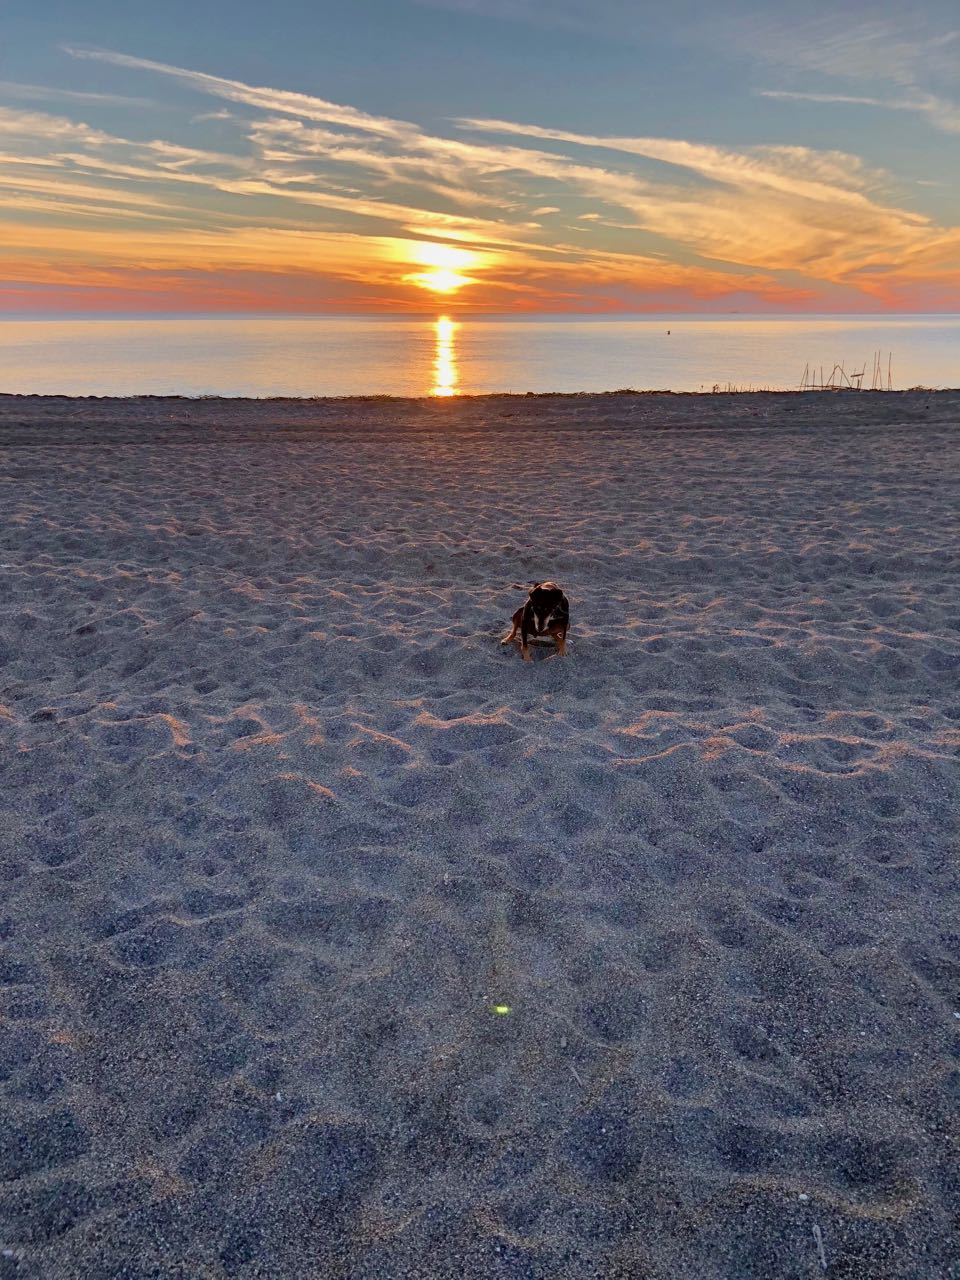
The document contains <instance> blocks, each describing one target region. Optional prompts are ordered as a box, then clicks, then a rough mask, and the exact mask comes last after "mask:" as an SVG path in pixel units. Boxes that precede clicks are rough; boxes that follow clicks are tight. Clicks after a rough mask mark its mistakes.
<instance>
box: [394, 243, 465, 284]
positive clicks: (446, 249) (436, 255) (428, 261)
mask: <svg viewBox="0 0 960 1280" xmlns="http://www.w3.org/2000/svg"><path fill="white" fill-rule="evenodd" d="M478 257H479V255H478V254H475V253H471V251H470V250H469V249H460V248H457V247H456V246H455V245H450V244H426V243H425V244H418V245H417V247H416V249H415V251H414V258H415V260H416V262H417V264H418V265H420V266H423V267H427V268H429V270H427V271H417V272H415V273H414V274H413V275H409V276H407V277H406V279H407V280H409V281H410V283H411V284H415V285H418V286H419V287H420V288H421V289H429V290H430V291H431V292H433V293H454V292H455V291H456V290H457V289H461V288H463V286H464V285H465V284H473V283H475V280H474V277H472V276H468V275H464V274H463V271H464V269H466V268H469V267H472V266H474V265H476V262H477V260H478Z"/></svg>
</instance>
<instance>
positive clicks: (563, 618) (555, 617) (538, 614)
mask: <svg viewBox="0 0 960 1280" xmlns="http://www.w3.org/2000/svg"><path fill="white" fill-rule="evenodd" d="M513 585H514V586H518V584H517V583H514V584H513ZM521 590H522V588H521ZM569 626H570V605H569V604H568V603H567V597H566V596H565V595H564V594H563V592H562V591H561V590H560V588H559V587H558V586H557V584H556V583H555V582H534V583H533V585H532V586H531V587H530V595H529V596H528V597H527V603H526V604H524V605H521V606H520V608H519V609H518V610H517V611H516V613H515V614H514V615H513V630H512V631H511V632H510V633H509V635H505V636H504V637H503V639H502V640H501V641H500V643H501V644H509V643H510V642H511V640H514V639H515V638H516V635H517V632H518V631H519V632H520V652H521V653H522V654H523V660H524V662H529V661H530V649H529V643H530V640H531V638H532V637H533V636H553V640H554V643H555V644H556V646H557V653H558V654H559V655H560V657H561V658H562V657H563V656H564V654H565V653H566V652H567V629H568V628H569Z"/></svg>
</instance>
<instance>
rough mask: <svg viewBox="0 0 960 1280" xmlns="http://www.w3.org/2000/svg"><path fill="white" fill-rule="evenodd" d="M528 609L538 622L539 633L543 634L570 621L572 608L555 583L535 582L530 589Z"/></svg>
mask: <svg viewBox="0 0 960 1280" xmlns="http://www.w3.org/2000/svg"><path fill="white" fill-rule="evenodd" d="M527 608H528V609H529V610H530V611H531V612H532V613H533V615H534V617H535V618H536V621H537V631H538V632H539V633H541V634H542V633H543V632H544V631H546V629H547V628H548V627H552V626H556V625H558V624H560V623H565V622H567V621H569V618H570V606H569V605H568V604H567V597H566V596H565V595H564V594H563V592H562V591H561V590H560V588H559V587H558V586H557V584H556V583H555V582H535V583H534V584H533V586H532V587H531V588H530V598H529V599H528V600H527Z"/></svg>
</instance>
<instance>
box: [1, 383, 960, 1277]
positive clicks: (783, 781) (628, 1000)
mask: <svg viewBox="0 0 960 1280" xmlns="http://www.w3.org/2000/svg"><path fill="white" fill-rule="evenodd" d="M0 504H2V508H0V510H2V516H0V605H2V610H0V753H2V754H0V771H2V776H0V783H2V786H0V832H2V836H0V839H2V847H0V883H2V888H3V895H2V902H0V1247H2V1254H0V1278H2V1280H8V1278H11V1277H16V1280H21V1278H23V1277H26V1278H29V1280H61V1278H67V1277H71V1278H72V1277H77V1278H78V1280H79V1278H80V1277H83V1278H84V1280H100V1278H101V1277H102V1278H104V1280H106V1278H107V1277H110V1278H117V1280H119V1277H125V1278H132V1277H137V1278H138V1280H139V1278H140V1277H147V1276H150V1277H171V1278H172V1277H178V1278H183V1280H187V1278H189V1280H196V1278H198V1277H201V1276H202V1277H216V1278H227V1277H229V1278H231V1280H233V1278H234V1277H271V1280H277V1278H279V1277H288V1276H289V1277H294V1276H296V1277H318V1278H319V1277H322V1278H323V1280H333V1278H336V1280H340V1278H341V1277H342V1278H343V1280H361V1278H364V1280H367V1278H369V1280H373V1278H374V1277H377V1278H380V1277H387V1276H389V1277H391V1278H392V1277H402V1276H408V1277H417V1278H424V1280H428V1278H429V1280H432V1278H433V1277H438V1278H442V1280H446V1278H447V1277H450V1278H451V1280H452V1278H453V1277H457V1278H459V1277H471V1278H478V1280H486V1278H487V1277H496V1278H500V1277H503V1278H504V1280H506V1278H508V1277H509V1278H510V1280H519V1278H520V1277H523V1278H528V1277H529V1278H536V1280H540V1278H541V1277H542V1278H543V1280H547V1278H548V1277H549V1278H551V1280H552V1278H554V1277H561V1278H566V1277H570V1278H571V1280H572V1278H573V1277H577V1278H578V1280H579V1278H581V1277H592V1276H597V1277H605V1278H607V1280H619V1278H628V1277H629V1278H636V1280H641V1278H643V1280H661V1278H662V1280H674V1278H676V1277H684V1278H685V1277H697V1280H711V1278H718V1280H719V1278H723V1280H742V1278H746V1277H757V1278H760V1277H763V1278H764V1280H769V1278H771V1277H774V1276H775V1277H778V1278H781V1277H788V1278H794V1277H795V1278H798V1280H799V1278H802V1277H816V1276H821V1275H823V1274H824V1268H826V1274H827V1275H828V1276H835V1277H845V1278H847V1280H861V1278H862V1280H885V1278H889V1280H894V1278H896V1280H905V1278H908V1277H914V1278H919V1277H931V1278H933V1277H938V1278H939V1277H947V1276H952V1275H956V1274H960V1273H958V1272H957V1271H956V1266H957V1257H958V1240H957V1236H956V1234H955V1232H956V1212H957V1202H958V1193H960V1172H958V1163H957V1114H958V1101H960V1093H958V1087H960V1072H958V1061H957V1057H958V1054H960V1018H958V1011H960V1000H958V976H960V913H958V891H960V874H958V856H957V854H958V843H960V842H958V829H960V767H958V766H960V681H958V675H960V547H958V536H957V535H958V526H957V512H958V511H960V393H957V392H945V393H937V394H928V393H903V394H899V393H884V394H872V395H869V394H864V395H854V394H850V395H829V394H826V395H824V394H807V395H736V396H669V395H613V396H582V397H551V396H545V397H507V396H498V397H489V398H478V399H464V400H449V401H442V400H438V401H415V400H406V401H382V400H370V401H362V400H354V401H315V402H309V401H299V402H298V401H265V402H250V401H246V402H245V401H215V400H211V401H187V400H177V399H139V400H121V401H109V400H67V399H57V398H49V399H44V398H18V397H0ZM546 577H550V578H554V579H556V580H557V581H559V582H560V583H561V584H562V586H563V587H564V589H565V590H566V592H567V595H568V596H569V598H570V602H571V611H572V620H573V628H572V632H571V636H570V641H569V648H570V654H569V656H568V657H567V658H565V659H561V658H557V657H554V656H552V651H551V650H550V649H548V648H545V647H541V648H539V649H538V650H537V651H536V653H535V659H536V660H535V661H534V662H533V663H530V664H525V663H523V662H522V661H521V660H520V656H519V653H518V652H517V650H516V649H515V648H512V647H511V648H510V649H506V648H502V647H501V646H500V645H499V643H498V641H499V638H500V636H501V635H503V634H504V632H505V631H506V629H507V626H508V622H509V616H510V614H511V612H512V611H513V609H514V608H516V606H517V605H518V604H519V603H520V600H521V598H522V597H521V596H520V595H519V593H518V592H517V591H515V590H513V589H512V588H511V585H510V584H511V583H513V582H516V581H520V580H527V579H531V580H532V579H536V578H546ZM498 1009H499V1010H500V1011H499V1012H498V1011H497V1010H498Z"/></svg>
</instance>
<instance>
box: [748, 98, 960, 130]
mask: <svg viewBox="0 0 960 1280" xmlns="http://www.w3.org/2000/svg"><path fill="white" fill-rule="evenodd" d="M758 92H759V94H760V96H761V97H763V98H779V99H780V100H781V101H785V102H820V103H831V104H833V103H842V104H844V105H847V106H858V107H881V108H882V109H883V110H884V111H912V112H916V113H919V114H920V115H924V116H926V117H927V119H928V120H929V121H930V123H931V124H932V125H934V126H935V127H936V128H938V129H942V130H943V132H944V133H960V102H954V101H952V100H951V99H949V98H941V97H937V96H936V95H935V94H932V93H920V92H919V91H917V90H914V91H913V92H912V93H911V94H910V95H909V96H905V97H899V98H868V97H860V96H857V95H853V94H846V93H800V92H796V91H793V90H789V89H760V90H759V91H758Z"/></svg>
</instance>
